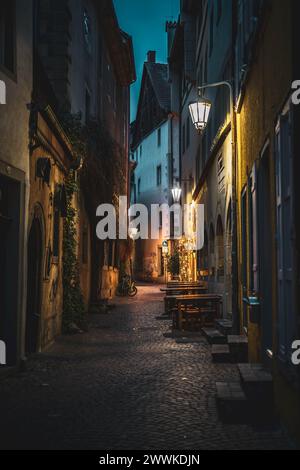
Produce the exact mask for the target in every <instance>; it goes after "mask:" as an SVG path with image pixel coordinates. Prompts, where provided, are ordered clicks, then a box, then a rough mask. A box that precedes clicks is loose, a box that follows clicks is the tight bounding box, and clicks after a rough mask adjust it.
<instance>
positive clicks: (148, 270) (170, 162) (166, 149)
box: [131, 51, 179, 280]
mask: <svg viewBox="0 0 300 470" xmlns="http://www.w3.org/2000/svg"><path fill="white" fill-rule="evenodd" d="M174 121H175V118H174V115H173V114H172V112H171V100H170V85H169V83H168V66H167V64H160V63H157V62H156V55H155V52H154V51H150V52H149V53H148V60H147V62H145V64H144V72H143V78H142V85H141V92H140V97H139V105H138V110H137V118H136V121H135V123H134V133H133V142H132V146H131V150H132V159H133V161H134V162H135V165H136V168H135V170H134V184H135V192H134V195H135V202H136V203H137V204H144V205H145V206H146V207H147V208H148V212H149V216H150V215H151V205H153V204H157V205H162V204H169V203H170V202H171V198H170V190H171V188H172V184H173V180H174V177H176V174H178V171H179V167H178V163H179V162H178V153H177V152H176V148H172V147H171V143H172V138H171V136H172V134H173V133H174V132H175V126H174ZM162 222H163V219H162V212H160V220H159V226H160V230H159V237H158V238H157V239H150V238H149V239H148V240H146V239H143V240H138V241H137V243H136V256H135V273H136V276H138V277H139V278H145V279H148V280H164V276H165V274H166V272H165V271H166V266H165V259H164V250H163V242H165V243H166V242H167V243H168V240H169V238H170V234H169V233H168V229H167V227H164V228H165V229H166V231H165V232H164V231H163V227H162ZM149 227H150V218H149ZM170 228H171V227H170V226H169V230H170Z"/></svg>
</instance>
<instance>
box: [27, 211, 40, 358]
mask: <svg viewBox="0 0 300 470" xmlns="http://www.w3.org/2000/svg"><path fill="white" fill-rule="evenodd" d="M42 252H43V248H42V229H41V223H40V220H39V218H38V217H35V218H34V219H33V222H32V225H31V229H30V233H29V238H28V268H27V312H26V338H25V339H26V342H25V352H26V353H27V354H31V353H34V352H36V351H37V348H38V343H39V326H40V315H41V279H42Z"/></svg>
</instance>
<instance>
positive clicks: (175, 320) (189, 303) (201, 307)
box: [160, 281, 222, 331]
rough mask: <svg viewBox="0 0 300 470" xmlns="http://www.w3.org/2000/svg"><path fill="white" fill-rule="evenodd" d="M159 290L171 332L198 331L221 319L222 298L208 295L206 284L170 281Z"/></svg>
mask: <svg viewBox="0 0 300 470" xmlns="http://www.w3.org/2000/svg"><path fill="white" fill-rule="evenodd" d="M160 290H161V292H164V293H165V297H164V303H165V315H167V316H170V317H171V318H172V329H173V331H174V330H179V331H200V330H201V329H202V328H203V327H205V326H212V325H214V323H215V321H216V320H217V319H218V318H221V311H222V308H221V307H222V296H220V295H217V294H209V293H208V287H207V284H206V283H203V282H179V281H176V282H174V281H172V282H170V283H167V286H166V287H164V288H161V289H160Z"/></svg>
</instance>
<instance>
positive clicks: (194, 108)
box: [189, 98, 211, 132]
mask: <svg viewBox="0 0 300 470" xmlns="http://www.w3.org/2000/svg"><path fill="white" fill-rule="evenodd" d="M189 110H190V115H191V119H192V122H193V124H194V126H195V128H196V129H197V131H199V132H202V131H204V129H205V128H206V126H207V123H208V119H209V115H210V110H211V101H209V100H207V99H205V98H199V99H198V101H195V102H193V103H190V104H189Z"/></svg>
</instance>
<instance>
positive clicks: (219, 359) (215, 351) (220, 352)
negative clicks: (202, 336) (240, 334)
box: [211, 344, 232, 364]
mask: <svg viewBox="0 0 300 470" xmlns="http://www.w3.org/2000/svg"><path fill="white" fill-rule="evenodd" d="M211 355H212V360H213V362H215V363H217V364H227V363H231V362H232V357H231V354H230V350H229V346H228V344H213V345H212V347H211Z"/></svg>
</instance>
